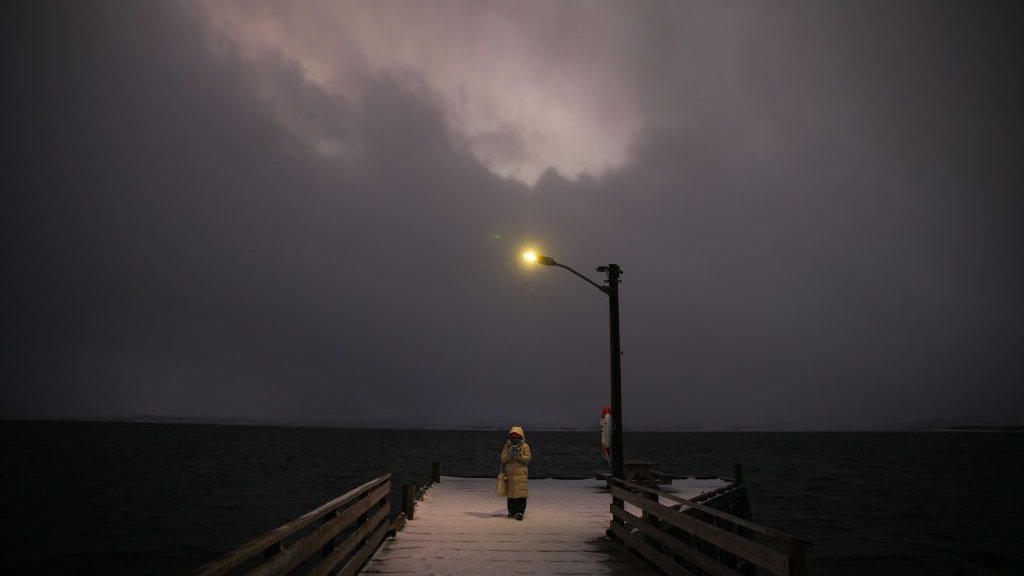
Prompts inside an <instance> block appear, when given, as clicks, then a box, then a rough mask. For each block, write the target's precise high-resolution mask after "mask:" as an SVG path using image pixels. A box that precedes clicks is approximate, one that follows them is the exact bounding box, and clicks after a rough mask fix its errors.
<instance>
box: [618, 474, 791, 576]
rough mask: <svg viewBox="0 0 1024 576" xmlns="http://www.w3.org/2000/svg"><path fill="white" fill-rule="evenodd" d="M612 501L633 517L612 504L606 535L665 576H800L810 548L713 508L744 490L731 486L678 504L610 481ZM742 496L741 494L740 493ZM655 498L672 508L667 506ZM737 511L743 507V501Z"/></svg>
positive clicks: (658, 493)
mask: <svg viewBox="0 0 1024 576" xmlns="http://www.w3.org/2000/svg"><path fill="white" fill-rule="evenodd" d="M610 483H611V493H612V498H613V499H618V500H622V501H623V502H625V503H627V504H631V505H633V506H635V507H636V508H638V509H640V511H641V516H640V517H637V516H635V515H634V514H633V513H631V512H630V511H629V510H626V509H625V506H623V507H619V506H616V504H615V500H613V501H612V505H611V512H612V517H613V521H612V525H611V528H610V530H609V532H610V534H611V535H612V536H614V537H615V538H617V539H619V540H620V541H621V542H622V543H623V544H624V545H625V546H626V547H627V548H630V549H631V550H632V551H633V552H634V553H636V554H638V555H639V556H641V557H642V558H644V559H645V560H647V561H648V562H649V563H650V564H652V565H653V566H655V567H657V568H658V569H659V570H661V571H662V572H664V573H666V574H672V575H675V574H680V575H686V576H694V575H703V574H707V575H713V576H745V575H751V574H763V573H768V574H774V575H776V576H806V574H807V561H806V550H805V549H806V548H807V547H808V546H810V545H811V543H810V542H808V541H806V540H802V539H800V538H796V537H794V536H790V535H788V534H784V533H782V532H779V531H777V530H772V529H770V528H765V527H764V526H759V525H757V524H754V523H753V522H751V521H750V520H747V519H744V518H741V517H739V516H736V515H734V514H730V513H728V512H724V511H722V510H719V509H717V508H715V507H714V506H715V503H716V502H718V501H719V500H721V501H722V503H728V502H729V500H730V499H734V497H735V496H737V495H739V494H740V492H739V491H741V490H745V488H744V487H743V485H742V484H740V483H737V482H734V483H731V484H729V485H728V486H726V487H723V488H722V489H719V490H717V491H716V494H714V495H711V496H710V497H702V498H701V499H700V500H703V502H701V501H698V500H697V499H686V498H680V497H679V496H676V495H674V494H669V493H666V492H662V491H660V490H656V489H653V488H649V487H646V486H641V485H639V484H635V483H633V482H627V481H625V480H622V479H619V478H612V479H611V480H610ZM743 496H745V493H743ZM659 498H663V499H667V500H670V501H673V502H676V503H677V505H675V506H668V505H665V504H663V503H661V502H659V501H658V500H659ZM742 505H743V506H746V503H745V498H744V499H743V504H742Z"/></svg>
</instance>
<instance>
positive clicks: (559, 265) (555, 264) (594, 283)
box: [549, 261, 608, 294]
mask: <svg viewBox="0 0 1024 576" xmlns="http://www.w3.org/2000/svg"><path fill="white" fill-rule="evenodd" d="M549 266H558V267H559V268H565V269H566V270H568V271H569V272H572V273H573V274H575V275H577V276H579V277H580V278H582V279H583V280H584V281H586V283H587V284H590V285H591V286H593V287H594V288H597V289H598V290H600V291H601V292H604V293H605V294H607V293H608V288H607V287H606V286H601V285H600V284H598V283H597V282H594V281H593V280H591V279H590V278H587V277H586V276H584V275H583V274H580V273H579V272H577V271H575V270H573V269H572V268H569V267H568V266H566V265H565V264H562V263H561V262H554V261H553V262H551V264H549Z"/></svg>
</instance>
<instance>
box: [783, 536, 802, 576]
mask: <svg viewBox="0 0 1024 576" xmlns="http://www.w3.org/2000/svg"><path fill="white" fill-rule="evenodd" d="M786 552H788V553H789V574H790V576H807V547H806V546H804V543H803V542H802V541H800V540H797V539H796V538H792V539H790V541H789V542H788V543H787V544H786Z"/></svg>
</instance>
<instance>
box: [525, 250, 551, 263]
mask: <svg viewBox="0 0 1024 576" xmlns="http://www.w3.org/2000/svg"><path fill="white" fill-rule="evenodd" d="M523 260H526V261H527V262H530V263H539V264H543V265H545V266H554V265H555V259H554V258H552V257H550V256H542V255H540V254H537V253H536V252H534V251H533V250H530V251H527V252H523Z"/></svg>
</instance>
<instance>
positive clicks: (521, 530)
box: [362, 476, 724, 576]
mask: <svg viewBox="0 0 1024 576" xmlns="http://www.w3.org/2000/svg"><path fill="white" fill-rule="evenodd" d="M722 485H724V482H723V481H722V480H719V479H713V480H694V479H688V480H682V481H680V480H677V481H676V482H675V483H673V485H672V487H671V488H670V490H672V491H674V492H676V493H677V494H678V495H680V496H684V497H693V496H696V495H698V494H700V493H701V492H703V491H707V490H712V489H714V488H717V487H720V486H722ZM610 504H611V495H610V494H609V492H608V489H607V487H606V486H605V484H604V482H600V481H597V480H557V479H536V480H530V498H529V501H528V504H527V508H526V517H525V519H524V520H522V521H517V520H514V519H512V518H508V517H507V516H506V509H505V499H504V498H501V497H498V496H496V495H495V493H494V479H493V478H456V477H450V476H445V477H443V478H442V479H441V482H440V483H439V484H435V485H433V486H432V487H431V488H430V489H429V490H428V491H427V492H426V495H425V496H424V498H423V500H422V501H421V502H419V503H418V505H417V506H416V515H415V520H412V521H410V522H409V523H408V524H406V526H405V528H404V529H403V530H402V531H400V532H399V533H398V535H397V537H396V538H395V539H394V540H388V541H386V542H385V543H384V544H383V545H382V546H381V547H380V549H379V550H377V553H376V554H375V555H374V556H373V558H372V559H371V560H370V561H369V563H367V565H366V566H365V567H364V569H363V571H362V572H363V573H364V574H437V575H442V574H614V575H623V576H627V575H628V576H632V575H641V574H643V575H649V574H652V571H651V570H650V569H649V568H647V567H646V566H645V565H644V564H643V563H641V562H640V561H639V560H637V559H636V558H634V557H633V556H632V555H630V554H629V553H627V552H625V551H623V550H622V548H621V547H620V546H618V545H616V544H614V543H611V542H609V541H607V540H606V539H605V537H604V533H605V530H607V529H608V526H609V523H610V521H611V512H610V511H609V505H610Z"/></svg>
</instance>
